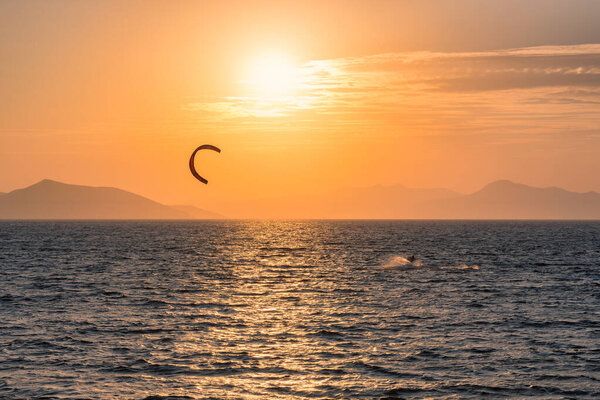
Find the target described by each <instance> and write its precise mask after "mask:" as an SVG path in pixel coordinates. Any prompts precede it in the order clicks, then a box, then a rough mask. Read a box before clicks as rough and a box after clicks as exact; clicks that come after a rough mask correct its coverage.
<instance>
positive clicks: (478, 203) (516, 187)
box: [426, 180, 600, 219]
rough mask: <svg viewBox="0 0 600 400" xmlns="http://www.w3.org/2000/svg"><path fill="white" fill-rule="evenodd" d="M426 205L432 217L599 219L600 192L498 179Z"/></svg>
mask: <svg viewBox="0 0 600 400" xmlns="http://www.w3.org/2000/svg"><path fill="white" fill-rule="evenodd" d="M426 208H427V209H428V211H429V214H430V215H431V217H433V218H452V219H456V218H464V219H600V194H598V193H595V192H587V193H575V192H569V191H567V190H564V189H561V188H557V187H548V188H536V187H531V186H527V185H523V184H519V183H513V182H510V181H507V180H500V181H496V182H492V183H490V184H488V185H487V186H485V187H484V188H483V189H481V190H479V191H477V192H475V193H472V194H469V195H465V196H459V197H456V198H453V199H446V200H435V201H431V202H430V203H429V204H427V205H426Z"/></svg>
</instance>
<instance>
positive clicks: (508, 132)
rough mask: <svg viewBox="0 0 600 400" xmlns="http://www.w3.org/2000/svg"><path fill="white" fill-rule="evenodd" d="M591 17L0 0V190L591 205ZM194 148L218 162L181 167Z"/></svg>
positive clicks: (485, 3) (581, 12)
mask: <svg viewBox="0 0 600 400" xmlns="http://www.w3.org/2000/svg"><path fill="white" fill-rule="evenodd" d="M599 15H600V2H599V1H581V0H565V1H557V0H529V1H526V2H524V1H522V0H498V1H491V0H454V1H444V0H436V1H429V0H420V1H416V0H396V1H383V0H382V1H370V0H369V1H367V0H365V1H354V0H339V1H335V0H332V1H327V2H323V1H294V2H292V1H177V2H172V1H166V0H165V1H109V0H107V1H102V2H91V1H90V2H82V1H75V0H72V1H61V0H52V1H47V0H40V1H30V0H19V1H13V0H4V1H2V2H0V55H1V57H2V63H1V64H0V91H1V93H2V96H0V192H7V191H10V190H14V189H16V188H20V187H25V186H28V185H30V184H33V183H35V182H37V181H39V180H42V179H45V178H49V179H54V180H58V181H62V182H66V183H74V184H83V185H93V186H113V187H119V188H122V189H125V190H129V191H132V192H135V193H138V194H141V195H144V196H147V197H150V198H152V199H154V200H157V201H160V202H163V203H165V204H193V205H197V206H200V207H205V208H211V207H212V208H217V209H218V204H220V203H222V202H224V201H232V200H233V201H244V200H249V199H255V198H263V197H276V196H288V195H297V194H321V193H326V192H328V191H332V190H336V189H340V188H347V187H366V186H373V185H394V184H402V185H405V186H408V187H444V188H449V189H453V190H457V191H459V192H463V193H469V192H473V191H475V190H477V189H479V188H481V187H482V186H483V185H485V184H487V183H489V182H491V181H494V180H498V179H509V180H513V181H516V182H520V183H525V184H528V185H533V186H540V187H545V186H560V187H563V188H565V189H568V190H573V191H579V192H586V191H590V190H594V191H598V192H600V157H598V154H600V25H599V24H598V23H597V20H598V16H599ZM201 144H213V145H216V146H218V147H220V148H221V149H222V153H220V154H217V153H214V152H203V153H202V154H198V156H197V160H196V167H197V169H198V172H199V173H200V174H201V175H203V176H205V177H206V178H207V179H208V180H209V184H208V185H203V184H201V183H200V182H198V181H196V180H195V179H194V178H193V177H192V175H191V174H190V172H189V169H188V164H187V163H188V158H189V156H190V154H191V152H192V151H193V150H194V149H195V148H196V147H197V146H199V145H201Z"/></svg>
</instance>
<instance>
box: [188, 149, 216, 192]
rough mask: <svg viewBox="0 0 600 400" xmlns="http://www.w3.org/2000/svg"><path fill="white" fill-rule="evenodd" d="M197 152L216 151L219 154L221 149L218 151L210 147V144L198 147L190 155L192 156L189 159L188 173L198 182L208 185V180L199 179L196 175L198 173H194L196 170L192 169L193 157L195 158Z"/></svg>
mask: <svg viewBox="0 0 600 400" xmlns="http://www.w3.org/2000/svg"><path fill="white" fill-rule="evenodd" d="M198 150H212V151H216V152H217V153H220V152H221V149H219V148H218V147H216V146H213V145H210V144H203V145H202V146H200V147H198V148H197V149H196V150H194V152H193V153H192V156H191V157H190V171H192V175H194V178H196V179H198V180H199V181H200V182H202V183H205V184H206V183H208V180H206V179H204V178H203V177H201V176H200V175H199V174H198V172H196V168H195V167H194V157H196V153H197V152H198Z"/></svg>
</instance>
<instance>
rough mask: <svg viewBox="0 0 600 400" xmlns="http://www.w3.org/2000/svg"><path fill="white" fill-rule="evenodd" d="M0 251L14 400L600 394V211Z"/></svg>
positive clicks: (59, 233)
mask: <svg viewBox="0 0 600 400" xmlns="http://www.w3.org/2000/svg"><path fill="white" fill-rule="evenodd" d="M0 250H1V251H0V398H2V399H29V398H31V399H38V398H45V399H54V398H56V399H75V398H77V399H169V398H170V399H178V398H182V399H189V398H193V399H399V398H405V399H423V398H433V399H470V398H472V399H479V398H529V397H537V398H543V399H586V398H587V399H597V398H600V222H485V221H482V222H443V221H264V222H261V221H213V222H208V221H189V222H144V221H140V222H135V221H124V222H74V221H72V222H9V221H4V222H0ZM412 254H414V255H415V256H416V259H415V260H414V261H413V262H409V261H408V257H409V256H410V255H412Z"/></svg>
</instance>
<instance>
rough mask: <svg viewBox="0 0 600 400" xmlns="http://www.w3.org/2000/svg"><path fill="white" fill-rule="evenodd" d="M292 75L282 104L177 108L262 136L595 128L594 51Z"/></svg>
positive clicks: (405, 59)
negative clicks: (302, 130)
mask: <svg viewBox="0 0 600 400" xmlns="http://www.w3.org/2000/svg"><path fill="white" fill-rule="evenodd" d="M298 74H299V77H300V78H299V85H298V87H297V90H296V91H294V93H291V94H289V95H288V96H280V97H274V98H265V97H260V96H248V95H244V96H236V95H235V94H232V95H231V96H228V97H224V98H219V99H213V100H210V101H194V102H190V103H189V104H186V105H185V107H184V108H185V110H188V111H190V112H194V113H197V114H198V116H199V117H200V118H201V119H204V120H206V121H210V122H211V123H216V124H219V123H220V124H229V125H233V124H238V125H240V126H246V127H260V128H261V129H264V128H268V127H269V126H277V127H278V129H281V127H282V121H283V122H289V123H293V124H294V126H296V127H299V126H304V125H303V124H311V126H315V124H318V125H319V127H320V128H321V129H327V128H335V129H340V128H344V127H358V128H368V127H382V126H385V127H387V128H395V129H401V130H402V131H404V132H412V133H414V134H436V133H441V132H446V133H447V132H461V133H463V134H470V133H485V132H487V131H489V130H494V132H496V133H498V132H502V131H506V132H509V131H510V132H514V130H515V129H518V130H519V131H520V132H521V133H522V134H529V133H539V132H548V131H553V132H557V131H561V132H562V131H564V132H567V131H569V132H574V131H577V130H586V131H587V130H589V129H590V127H592V126H600V124H599V123H600V109H599V107H598V104H599V103H600V44H589V45H574V46H542V47H531V48H521V49H508V50H497V51H486V52H468V53H439V52H438V53H436V52H416V53H386V54H379V55H372V56H366V57H351V58H340V59H331V60H315V61H311V62H308V63H306V64H305V65H303V66H302V67H301V68H300V69H299V70H298Z"/></svg>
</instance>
